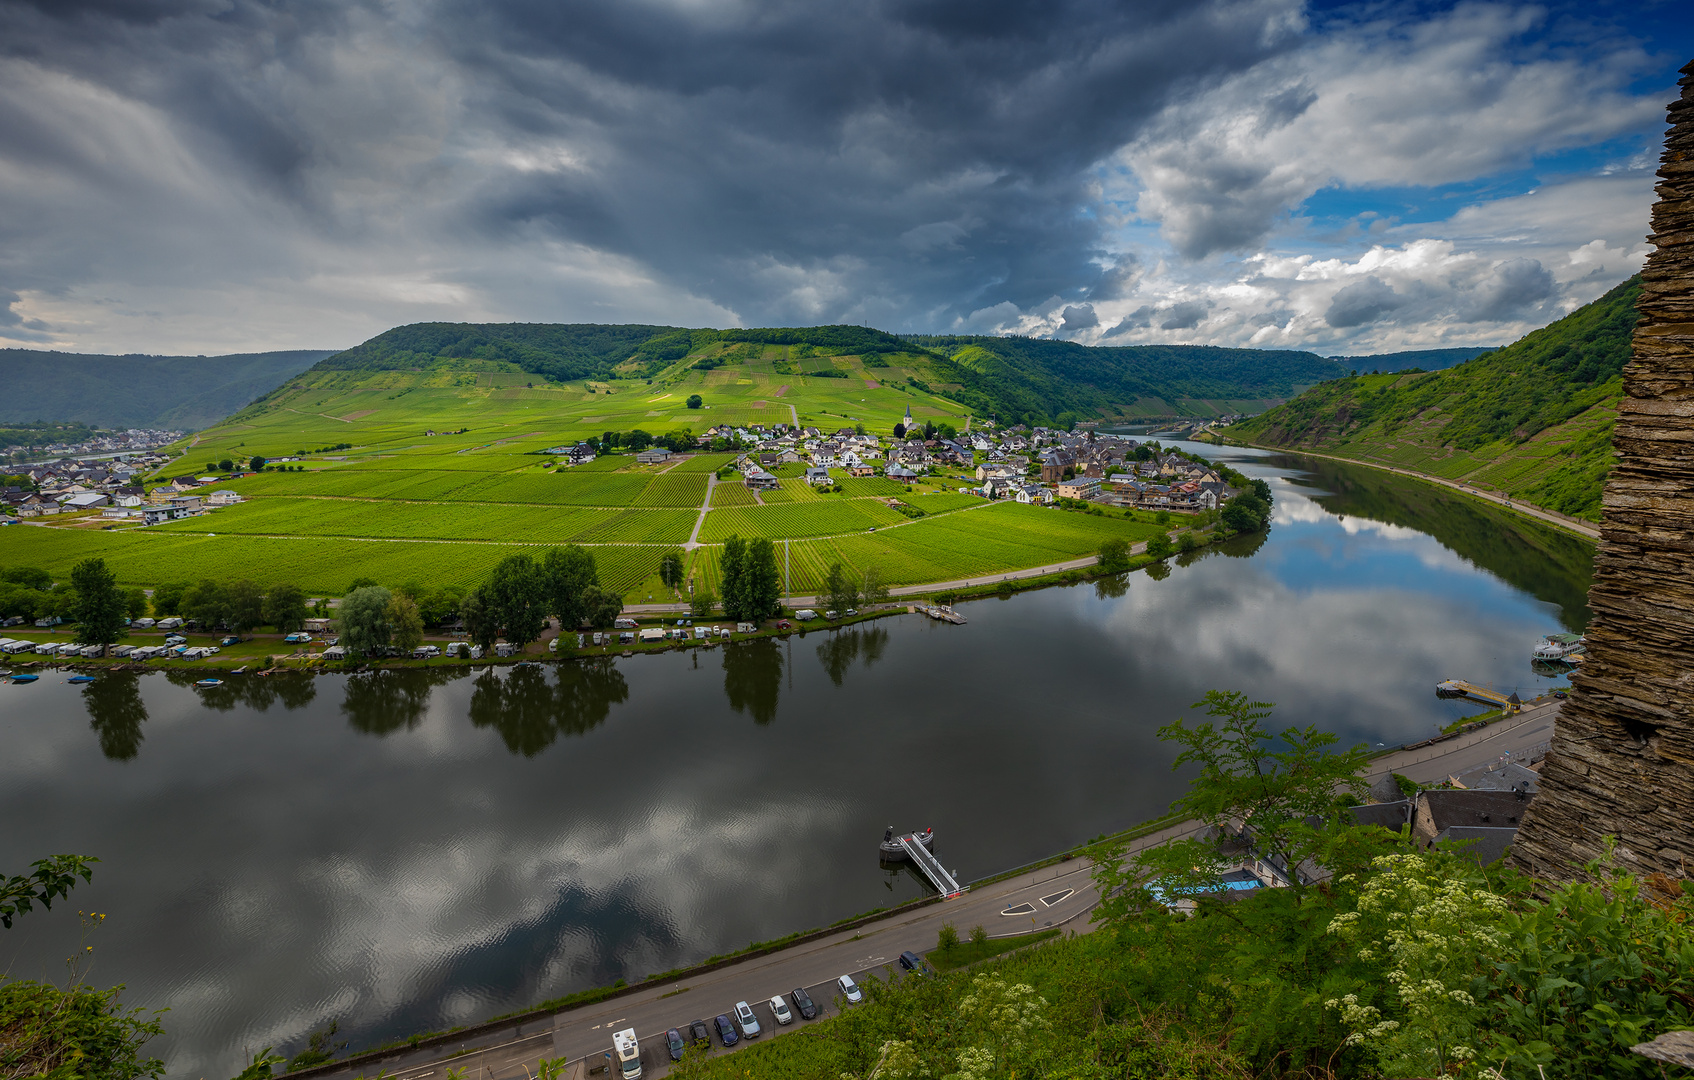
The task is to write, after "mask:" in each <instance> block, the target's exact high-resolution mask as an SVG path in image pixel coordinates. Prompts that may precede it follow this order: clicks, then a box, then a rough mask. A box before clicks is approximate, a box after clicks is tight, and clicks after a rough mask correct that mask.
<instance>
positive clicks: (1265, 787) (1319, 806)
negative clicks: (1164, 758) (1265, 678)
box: [1134, 690, 1366, 896]
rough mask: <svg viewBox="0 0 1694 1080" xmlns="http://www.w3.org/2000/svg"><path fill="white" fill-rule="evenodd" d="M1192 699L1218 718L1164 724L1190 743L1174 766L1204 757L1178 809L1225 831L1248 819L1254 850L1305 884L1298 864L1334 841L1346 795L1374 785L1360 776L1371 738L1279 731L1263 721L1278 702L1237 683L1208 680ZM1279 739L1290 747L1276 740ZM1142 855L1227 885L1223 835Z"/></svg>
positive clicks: (1296, 887) (1152, 868)
mask: <svg viewBox="0 0 1694 1080" xmlns="http://www.w3.org/2000/svg"><path fill="white" fill-rule="evenodd" d="M1194 708H1197V709H1199V708H1203V709H1204V710H1205V712H1206V715H1207V716H1209V717H1212V718H1213V719H1215V720H1217V721H1220V723H1213V722H1212V721H1211V720H1205V721H1201V722H1199V723H1197V724H1195V725H1194V726H1192V727H1190V726H1189V725H1188V724H1186V723H1184V722H1183V721H1182V720H1180V719H1178V720H1176V721H1174V722H1172V723H1170V724H1167V725H1165V726H1164V727H1161V728H1160V729H1159V738H1160V739H1161V740H1163V741H1165V742H1172V743H1175V744H1177V745H1178V746H1181V747H1182V748H1183V749H1182V753H1180V754H1178V755H1177V758H1176V761H1175V762H1173V763H1172V766H1171V767H1172V768H1173V769H1181V768H1183V767H1185V766H1196V767H1198V769H1199V772H1200V775H1199V776H1198V777H1197V778H1196V779H1195V780H1194V781H1193V783H1192V784H1191V785H1190V787H1189V789H1188V791H1187V793H1185V794H1184V795H1183V796H1182V797H1181V798H1179V799H1177V800H1176V802H1174V803H1172V804H1171V809H1173V810H1175V811H1176V812H1177V813H1179V814H1182V815H1184V816H1186V817H1188V818H1191V819H1193V820H1195V821H1199V822H1201V823H1203V824H1206V825H1211V826H1214V827H1216V828H1219V829H1223V830H1226V831H1227V830H1232V829H1233V828H1235V827H1236V826H1237V824H1239V823H1241V822H1245V823H1246V828H1247V829H1248V830H1249V832H1250V834H1251V838H1252V844H1253V848H1254V850H1255V851H1256V852H1258V854H1259V856H1260V857H1261V858H1264V859H1266V860H1268V861H1270V862H1271V863H1273V864H1274V865H1276V866H1279V867H1281V868H1282V869H1283V871H1284V873H1285V874H1286V875H1287V877H1288V880H1289V884H1290V885H1291V886H1292V888H1293V891H1294V895H1296V896H1298V895H1300V894H1302V893H1303V892H1304V890H1305V888H1306V885H1305V881H1304V879H1303V876H1302V875H1301V874H1300V873H1299V872H1298V867H1299V866H1300V865H1301V864H1302V863H1305V862H1308V861H1310V860H1317V859H1320V857H1321V856H1323V855H1325V854H1326V852H1328V851H1329V850H1330V849H1331V848H1332V846H1333V844H1332V841H1333V840H1334V838H1335V837H1334V825H1335V822H1336V820H1337V818H1338V815H1339V814H1340V812H1341V809H1342V806H1343V804H1342V801H1341V800H1342V796H1343V795H1348V794H1350V795H1352V796H1353V797H1354V798H1355V799H1357V798H1358V797H1359V796H1360V795H1362V794H1363V793H1364V791H1365V789H1366V784H1365V782H1364V780H1362V779H1361V778H1360V773H1361V771H1362V770H1363V769H1364V766H1365V760H1366V754H1365V747H1364V745H1363V744H1360V745H1357V746H1354V747H1353V748H1352V749H1350V750H1345V751H1341V752H1335V751H1332V750H1331V749H1330V748H1331V747H1332V746H1334V745H1335V744H1336V743H1337V742H1339V741H1340V740H1339V739H1338V738H1337V737H1336V736H1335V735H1333V734H1331V733H1329V732H1326V731H1319V730H1318V729H1317V728H1316V727H1313V726H1310V725H1308V726H1306V727H1304V728H1299V727H1288V728H1284V729H1283V730H1282V731H1281V732H1279V733H1276V734H1275V735H1274V736H1273V734H1272V732H1271V730H1270V729H1269V728H1268V727H1266V726H1265V724H1264V721H1265V719H1266V718H1268V717H1269V716H1270V709H1271V706H1270V704H1269V703H1267V702H1263V701H1250V700H1248V698H1247V695H1245V694H1242V693H1240V692H1238V691H1224V690H1209V691H1207V692H1206V696H1205V698H1204V700H1202V701H1199V702H1196V703H1195V705H1194ZM1275 744H1280V745H1281V746H1282V747H1283V749H1280V750H1278V749H1273V748H1272V747H1273V745H1275ZM1325 861H1327V860H1325ZM1134 863H1135V865H1136V866H1137V867H1138V868H1139V869H1140V870H1141V871H1143V872H1144V873H1148V874H1152V875H1153V876H1155V877H1158V878H1163V879H1165V880H1167V881H1169V882H1172V883H1173V884H1180V885H1183V886H1186V887H1192V888H1196V889H1201V890H1210V889H1216V888H1218V887H1220V883H1221V875H1222V870H1223V866H1222V864H1221V863H1220V861H1219V856H1218V850H1217V844H1216V842H1215V841H1210V840H1198V839H1196V840H1187V841H1182V842H1175V843H1171V844H1166V845H1163V846H1161V847H1157V848H1150V849H1148V850H1147V851H1144V852H1142V853H1141V854H1140V855H1138V856H1137V857H1136V858H1135V860H1134ZM1331 868H1332V869H1334V866H1333V865H1332V866H1331Z"/></svg>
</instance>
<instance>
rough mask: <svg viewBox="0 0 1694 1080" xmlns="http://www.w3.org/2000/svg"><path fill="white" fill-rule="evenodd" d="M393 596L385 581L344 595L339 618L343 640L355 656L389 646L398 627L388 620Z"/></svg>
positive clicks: (343, 643) (365, 654)
mask: <svg viewBox="0 0 1694 1080" xmlns="http://www.w3.org/2000/svg"><path fill="white" fill-rule="evenodd" d="M391 599H393V597H392V596H391V594H390V593H389V591H388V590H387V589H385V588H383V587H382V586H381V585H366V586H365V587H363V588H360V589H354V590H353V591H352V592H350V593H348V594H347V595H346V596H344V597H342V599H341V608H340V613H339V617H338V621H339V622H340V624H341V644H342V645H344V646H346V648H347V651H348V653H350V654H352V655H353V656H355V657H366V656H370V655H371V654H373V653H375V652H376V651H377V650H379V649H383V648H386V647H387V646H388V640H389V638H390V637H391V636H392V635H393V632H394V628H393V626H392V625H391V624H390V623H389V621H388V603H389V601H390V600H391Z"/></svg>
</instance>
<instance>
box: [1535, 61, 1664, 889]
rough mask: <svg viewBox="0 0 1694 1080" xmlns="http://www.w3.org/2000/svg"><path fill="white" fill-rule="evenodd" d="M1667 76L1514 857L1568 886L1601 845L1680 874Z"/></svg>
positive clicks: (1647, 867)
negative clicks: (1647, 225) (1640, 250)
mask: <svg viewBox="0 0 1694 1080" xmlns="http://www.w3.org/2000/svg"><path fill="white" fill-rule="evenodd" d="M1682 74H1683V79H1682V83H1681V85H1682V96H1681V98H1680V99H1679V100H1677V101H1675V102H1672V103H1671V104H1670V106H1669V109H1668V112H1669V116H1668V120H1669V123H1670V124H1671V130H1670V132H1669V133H1668V134H1667V135H1666V138H1665V151H1664V157H1663V158H1662V160H1661V168H1660V169H1659V177H1660V183H1659V185H1658V194H1659V199H1658V202H1657V203H1656V204H1655V205H1654V207H1653V223H1652V230H1653V232H1652V235H1651V236H1649V237H1648V240H1649V241H1650V242H1651V243H1652V244H1653V245H1655V248H1656V250H1655V251H1654V253H1653V254H1652V256H1650V257H1649V258H1648V260H1647V266H1646V269H1645V270H1644V271H1643V273H1642V278H1643V280H1644V285H1643V288H1642V291H1641V301H1640V311H1641V322H1640V324H1639V325H1638V326H1637V327H1636V330H1635V341H1634V352H1633V356H1632V357H1631V359H1630V362H1629V365H1628V366H1627V367H1626V368H1625V369H1624V393H1625V397H1624V400H1623V405H1622V407H1621V409H1620V410H1619V413H1618V422H1617V429H1616V432H1615V435H1614V445H1615V447H1616V450H1617V452H1618V462H1617V465H1616V467H1615V468H1614V469H1613V470H1612V473H1611V476H1610V477H1609V478H1608V479H1607V481H1606V493H1605V500H1604V514H1605V517H1604V523H1603V524H1602V526H1601V530H1600V548H1599V552H1598V555H1597V557H1596V559H1595V563H1594V584H1593V586H1592V588H1591V589H1590V590H1589V593H1588V604H1589V606H1590V607H1591V608H1592V609H1593V612H1594V620H1593V622H1592V624H1591V625H1590V626H1589V628H1588V662H1587V663H1586V664H1584V665H1583V667H1582V670H1581V671H1580V673H1578V675H1577V676H1576V677H1574V678H1573V679H1572V680H1571V682H1572V686H1573V688H1572V691H1571V696H1570V700H1569V701H1567V702H1566V703H1565V707H1564V709H1563V711H1562V713H1561V714H1560V716H1559V720H1558V725H1557V727H1556V729H1555V731H1554V735H1553V744H1552V749H1551V750H1550V751H1549V753H1548V755H1547V760H1546V764H1545V766H1544V767H1543V769H1542V777H1543V779H1542V783H1541V796H1540V797H1539V798H1538V799H1536V800H1535V802H1534V804H1533V805H1532V806H1531V807H1530V809H1529V812H1528V814H1527V815H1526V816H1525V819H1524V824H1523V828H1522V829H1520V830H1519V833H1518V841H1517V844H1516V846H1515V847H1514V854H1515V857H1516V858H1517V861H1518V863H1519V865H1520V866H1522V867H1524V868H1525V869H1527V870H1529V871H1531V872H1532V873H1534V874H1536V875H1538V876H1541V877H1548V878H1566V877H1569V876H1570V875H1571V874H1572V872H1573V871H1574V870H1575V869H1576V868H1578V867H1580V865H1581V864H1582V863H1583V862H1585V861H1587V860H1589V859H1592V858H1594V857H1595V856H1597V855H1598V854H1599V853H1600V852H1601V850H1602V847H1603V843H1604V840H1605V838H1606V837H1607V836H1615V837H1617V840H1618V843H1619V848H1620V850H1619V856H1620V863H1621V864H1622V865H1623V866H1624V867H1625V868H1629V869H1632V870H1634V871H1636V872H1638V873H1639V872H1651V871H1662V872H1665V873H1672V874H1678V875H1683V874H1687V875H1694V63H1690V64H1689V65H1688V66H1687V67H1685V68H1683V69H1682Z"/></svg>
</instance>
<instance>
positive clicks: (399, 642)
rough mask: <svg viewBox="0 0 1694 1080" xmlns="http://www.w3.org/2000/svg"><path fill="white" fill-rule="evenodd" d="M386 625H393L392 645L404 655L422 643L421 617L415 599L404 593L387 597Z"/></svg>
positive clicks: (409, 653)
mask: <svg viewBox="0 0 1694 1080" xmlns="http://www.w3.org/2000/svg"><path fill="white" fill-rule="evenodd" d="M388 625H389V626H391V627H393V632H392V633H393V637H392V643H393V645H394V647H395V648H397V649H399V650H400V651H401V652H403V653H405V654H406V655H408V656H409V655H411V652H412V650H413V649H415V648H417V647H418V646H419V645H422V644H423V617H422V616H420V615H419V614H418V605H417V601H415V600H413V599H412V598H411V597H410V596H407V595H406V594H405V593H395V594H394V595H393V596H392V597H390V598H389V601H388Z"/></svg>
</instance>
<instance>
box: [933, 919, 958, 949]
mask: <svg viewBox="0 0 1694 1080" xmlns="http://www.w3.org/2000/svg"><path fill="white" fill-rule="evenodd" d="M958 947H959V931H958V930H957V929H955V928H954V926H953V924H952V923H942V924H941V933H940V934H938V935H936V939H935V948H936V949H937V951H939V952H943V953H950V952H952V951H953V950H954V949H957V948H958Z"/></svg>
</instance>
